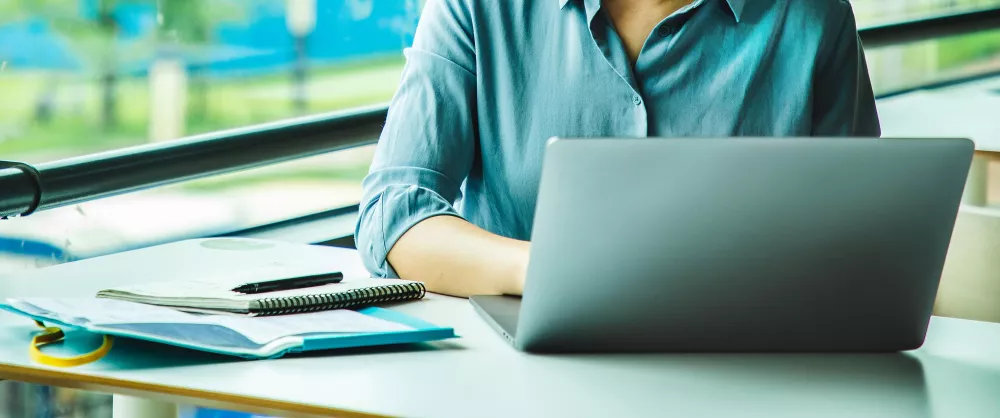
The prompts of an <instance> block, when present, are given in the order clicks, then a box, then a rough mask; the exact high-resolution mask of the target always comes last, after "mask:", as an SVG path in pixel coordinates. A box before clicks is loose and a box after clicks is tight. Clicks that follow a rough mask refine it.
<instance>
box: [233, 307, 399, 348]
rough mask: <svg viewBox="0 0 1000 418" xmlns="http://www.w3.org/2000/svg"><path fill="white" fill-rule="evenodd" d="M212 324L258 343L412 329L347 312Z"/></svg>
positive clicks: (237, 319) (237, 320)
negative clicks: (296, 336) (326, 334)
mask: <svg viewBox="0 0 1000 418" xmlns="http://www.w3.org/2000/svg"><path fill="white" fill-rule="evenodd" d="M215 322H216V323H217V324H219V325H222V326H224V327H226V328H229V329H232V330H234V331H236V332H239V333H240V334H243V335H245V336H246V337H247V338H249V339H251V340H253V341H255V342H258V343H265V342H269V341H274V340H276V339H278V338H281V337H285V336H289V335H304V334H314V333H348V332H395V331H409V330H412V329H413V328H411V327H409V326H406V325H403V324H400V323H396V322H392V321H386V320H384V319H380V318H376V317H373V316H368V315H363V314H360V313H357V312H355V311H352V310H346V309H337V310H331V311H322V312H315V313H307V314H295V315H282V316H263V317H237V316H217V317H215Z"/></svg>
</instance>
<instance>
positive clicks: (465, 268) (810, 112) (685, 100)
mask: <svg viewBox="0 0 1000 418" xmlns="http://www.w3.org/2000/svg"><path fill="white" fill-rule="evenodd" d="M405 55H406V59H407V64H406V67H405V69H404V71H403V77H402V82H401V85H400V88H399V91H398V92H397V94H396V96H395V97H394V98H393V100H392V103H391V105H390V107H389V115H388V120H387V121H386V125H385V128H384V131H383V133H382V136H381V139H380V142H379V145H378V150H377V152H376V156H375V160H374V162H373V164H372V168H371V172H370V174H369V176H368V177H367V178H366V179H365V181H364V198H363V201H362V206H361V208H362V210H361V216H360V219H359V221H358V227H357V230H356V241H357V244H358V249H359V251H360V252H361V254H362V257H363V258H364V260H365V263H366V265H367V267H368V269H369V270H371V273H372V274H373V275H374V276H376V277H401V278H404V279H410V280H418V281H423V282H425V283H426V284H427V287H428V289H429V290H431V291H434V292H438V293H445V294H451V295H458V296H468V295H472V294H520V293H521V289H522V286H523V282H524V274H525V270H526V268H527V263H528V248H529V245H530V244H529V242H528V241H527V240H528V239H529V238H530V235H531V228H532V218H533V215H534V205H535V200H536V193H537V189H538V182H539V175H540V173H541V161H542V153H543V148H544V146H545V143H546V141H547V140H548V139H549V138H550V137H552V136H562V137H594V136H603V137H636V136H639V137H647V136H648V137H692V136H693V137H699V136H700V137H706V136H708V137H710V136H716V137H718V136H810V135H811V136H878V135H879V134H880V131H879V123H878V117H877V114H876V110H875V102H874V98H873V94H872V88H871V83H870V81H869V79H868V74H867V68H866V64H865V60H864V55H863V52H862V49H861V46H860V43H859V40H858V35H857V28H856V24H855V21H854V15H853V11H852V9H851V6H850V4H849V3H848V2H847V1H846V0H809V1H802V0H696V1H694V2H692V1H691V0H428V1H427V3H426V5H425V7H424V11H423V15H422V16H421V20H420V23H419V25H418V27H417V33H416V36H415V38H414V42H413V47H412V48H409V49H407V50H406V51H405ZM459 199H461V200H460V203H458V205H457V206H456V205H455V204H456V201H458V200H459ZM567 261H568V262H572V260H567Z"/></svg>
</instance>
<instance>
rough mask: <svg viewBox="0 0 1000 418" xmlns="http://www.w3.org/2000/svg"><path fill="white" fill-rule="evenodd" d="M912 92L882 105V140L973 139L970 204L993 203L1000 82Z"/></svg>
mask: <svg viewBox="0 0 1000 418" xmlns="http://www.w3.org/2000/svg"><path fill="white" fill-rule="evenodd" d="M990 83H991V84H988V85H981V84H972V85H969V86H964V87H961V88H947V89H942V90H934V91H921V92H914V93H908V94H904V95H901V96H897V97H891V98H887V99H882V100H880V101H879V102H878V112H879V119H880V120H881V121H882V136H883V137H887V138H896V137H898V138H926V137H937V138H969V139H972V140H973V141H974V142H975V143H976V153H975V156H974V157H973V161H972V167H971V168H970V170H969V180H968V182H967V183H966V188H965V195H964V198H963V199H964V202H965V203H966V204H969V205H974V206H986V204H987V203H988V197H989V190H990V184H989V183H990V182H989V179H988V174H989V173H988V170H987V167H988V165H989V162H990V161H1000V119H998V118H997V115H998V114H997V109H1000V93H994V92H992V91H991V90H992V89H1000V83H998V82H996V81H991V82H990Z"/></svg>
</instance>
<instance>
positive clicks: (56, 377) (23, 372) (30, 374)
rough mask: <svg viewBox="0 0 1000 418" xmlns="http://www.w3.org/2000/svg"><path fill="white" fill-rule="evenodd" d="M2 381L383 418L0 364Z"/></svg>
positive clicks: (291, 413)
mask: <svg viewBox="0 0 1000 418" xmlns="http://www.w3.org/2000/svg"><path fill="white" fill-rule="evenodd" d="M2 379H9V380H13V381H20V382H26V383H35V384H40V385H47V386H57V387H64V388H71V389H79V390H86V391H91V392H105V393H113V394H116V395H127V396H134V397H139V398H147V399H156V400H161V401H164V402H171V403H176V404H187V405H198V406H203V407H208V408H217V409H226V410H235V411H242V412H248V413H253V414H264V415H271V416H284V417H289V418H315V417H345V418H373V417H384V416H383V415H373V414H368V413H363V412H357V411H348V410H342V409H334V408H326V407H317V406H313V405H309V404H302V403H295V402H282V401H274V400H270V399H264V398H257V397H253V396H242V395H233V394H227V393H221V392H213V391H203V390H196V389H188V388H184V387H178V386H167V385H159V384H148V383H139V382H132V381H128V380H122V379H114V378H108V377H101V376H91V375H85V374H76V373H68V372H63V371H59V370H50V369H35V368H29V367H22V366H12V365H8V364H0V380H2Z"/></svg>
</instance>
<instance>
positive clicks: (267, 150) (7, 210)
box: [0, 8, 1000, 216]
mask: <svg viewBox="0 0 1000 418" xmlns="http://www.w3.org/2000/svg"><path fill="white" fill-rule="evenodd" d="M988 29H1000V8H996V9H988V10H981V11H974V12H968V13H960V14H954V15H948V16H940V17H933V18H927V19H920V20H914V21H908V22H902V23H896V24H889V25H881V26H875V27H870V28H864V29H861V30H860V31H859V34H860V36H861V38H862V42H863V43H864V45H865V47H866V48H876V47H882V46H888V45H898V44H904V43H910V42H917V41H923V40H930V39H940V38H943V37H949V36H958V35H963V34H969V33H973V32H977V31H983V30H988ZM386 112H387V108H386V107H385V106H381V107H371V108H366V109H358V110H352V111H348V112H336V113H328V114H322V115H316V116H309V117H303V118H296V119H290V120H284V121H280V122H275V123H269V124H264V125H258V126H251V127H246V128H240V129H233V130H227V131H221V132H215V133H211V134H206V135H198V136H193V137H188V138H184V139H180V140H175V141H169V142H164V143H159V144H148V145H142V146H137V147H131V148H124V149H120V150H115V151H111V152H105V153H99V154H93V155H87V156H83V157H77V158H71V159H66V160H60V161H55V162H49V163H44V164H39V165H37V166H36V168H37V170H38V173H39V177H40V183H41V189H42V193H41V198H40V200H39V204H38V207H37V209H36V210H46V209H52V208H56V207H60V206H64V205H70V204H74V203H79V202H83V201H87V200H92V199H98V198H102V197H107V196H112V195H116V194H121V193H127V192H131V191H136V190H141V189H146V188H151V187H156V186H162V185H166V184H171V183H177V182H181V181H185V180H191V179H196V178H201V177H207V176H212V175H217V174H222V173H227V172H233V171H238V170H243V169H247V168H253V167H259V166H264V165H269V164H275V163H279V162H283V161H288V160H293V159H297V158H303V157H308V156H311V155H317V154H322V153H326V152H330V151H336V150H339V149H344V148H349V147H354V146H359V145H364V144H370V143H373V142H375V141H376V140H377V138H378V135H379V132H380V131H381V129H382V125H383V123H384V121H385V117H386ZM35 196H36V188H35V185H34V180H33V177H32V176H30V175H29V174H28V173H25V172H22V171H20V170H18V169H2V170H0V216H16V215H18V214H21V213H24V212H25V211H26V210H27V209H29V208H30V206H31V205H32V203H33V202H34V199H35Z"/></svg>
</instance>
